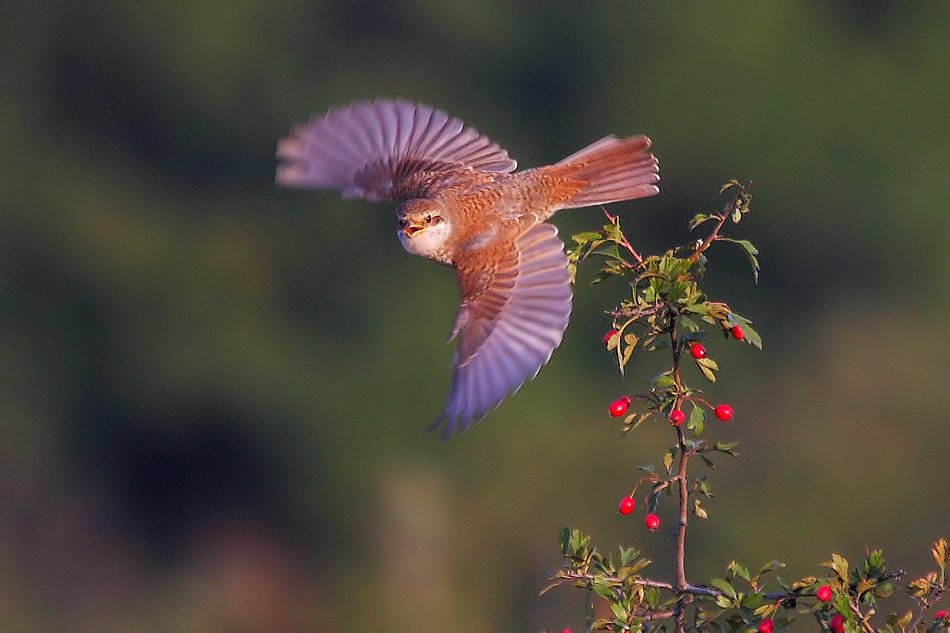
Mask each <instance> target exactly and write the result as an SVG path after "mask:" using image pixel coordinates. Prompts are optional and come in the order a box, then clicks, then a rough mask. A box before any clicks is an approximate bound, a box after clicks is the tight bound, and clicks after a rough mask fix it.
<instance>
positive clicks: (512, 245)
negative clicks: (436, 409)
mask: <svg viewBox="0 0 950 633" xmlns="http://www.w3.org/2000/svg"><path fill="white" fill-rule="evenodd" d="M494 248H497V249H498V252H497V253H495V255H497V257H493V258H491V259H493V260H494V265H493V266H492V267H491V268H490V269H488V270H485V269H484V267H483V266H476V265H474V264H472V266H471V267H468V266H467V262H466V260H465V258H461V260H460V261H459V262H457V263H456V267H457V270H458V281H459V288H460V290H461V291H462V305H461V307H460V308H459V315H458V318H457V320H456V323H455V330H454V332H453V336H455V335H458V337H459V342H458V348H457V350H456V352H455V359H454V364H455V369H454V372H453V375H452V386H451V389H450V391H449V396H448V399H447V400H446V402H445V406H444V407H443V409H442V413H441V414H440V415H439V417H438V419H436V421H435V422H434V423H433V425H432V428H436V427H442V435H443V437H448V436H450V435H452V434H454V433H457V432H461V431H463V430H464V429H465V428H466V427H467V426H468V425H469V424H470V423H472V422H474V421H477V420H480V419H481V418H482V417H484V416H485V414H486V413H488V412H489V411H490V410H491V409H493V408H494V407H496V406H498V405H499V404H500V403H501V401H502V400H504V399H505V397H507V396H508V395H509V394H512V393H514V392H515V391H517V390H518V389H519V388H520V387H521V385H522V384H524V383H525V382H526V381H528V380H530V379H531V378H534V376H535V375H537V373H538V371H539V370H540V369H541V367H542V366H543V365H544V364H545V363H547V362H548V359H549V358H551V354H552V352H554V349H555V348H556V347H557V346H558V345H559V344H560V343H561V337H562V336H563V334H564V330H565V329H566V328H567V322H568V319H569V318H570V314H571V296H572V295H571V279H570V275H569V274H568V272H567V257H566V256H565V255H564V245H563V244H562V243H561V240H560V239H558V237H557V229H556V228H555V227H554V226H552V225H550V224H537V225H535V226H534V227H532V228H531V229H529V230H528V231H526V232H525V233H523V234H522V235H521V236H519V237H518V238H516V239H515V240H513V241H508V242H505V243H503V244H500V245H498V246H496V247H494ZM479 259H482V260H483V258H479Z"/></svg>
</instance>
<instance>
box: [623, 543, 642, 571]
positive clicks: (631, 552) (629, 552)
mask: <svg viewBox="0 0 950 633" xmlns="http://www.w3.org/2000/svg"><path fill="white" fill-rule="evenodd" d="M638 556H640V552H639V551H637V550H635V549H634V548H632V547H627V548H623V547H621V548H620V566H621V567H626V566H627V565H629V564H630V563H632V562H633V561H635V560H636V559H637V557H638Z"/></svg>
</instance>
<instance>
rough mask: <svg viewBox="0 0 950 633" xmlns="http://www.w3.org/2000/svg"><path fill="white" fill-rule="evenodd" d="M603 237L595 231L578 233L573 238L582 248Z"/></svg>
mask: <svg viewBox="0 0 950 633" xmlns="http://www.w3.org/2000/svg"><path fill="white" fill-rule="evenodd" d="M601 237H602V236H601V234H600V233H596V232H594V231H586V232H583V233H576V234H575V235H573V236H572V237H571V239H573V240H574V242H575V243H576V244H577V245H578V246H582V245H584V244H586V243H588V242H590V241H592V240H596V239H600V238H601Z"/></svg>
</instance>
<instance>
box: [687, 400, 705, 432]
mask: <svg viewBox="0 0 950 633" xmlns="http://www.w3.org/2000/svg"><path fill="white" fill-rule="evenodd" d="M705 424H706V411H705V409H703V408H702V407H701V406H699V405H697V404H695V403H694V404H693V410H692V411H690V412H689V421H688V422H687V423H686V428H687V429H689V430H690V431H692V432H693V433H695V434H696V435H702V434H703V429H704V427H705Z"/></svg>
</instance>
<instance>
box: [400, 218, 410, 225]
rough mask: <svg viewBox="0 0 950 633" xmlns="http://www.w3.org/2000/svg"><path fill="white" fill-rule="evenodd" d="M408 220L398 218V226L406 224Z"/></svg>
mask: <svg viewBox="0 0 950 633" xmlns="http://www.w3.org/2000/svg"><path fill="white" fill-rule="evenodd" d="M408 222H409V220H407V219H406V218H399V226H406V224H407V223H408Z"/></svg>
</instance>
